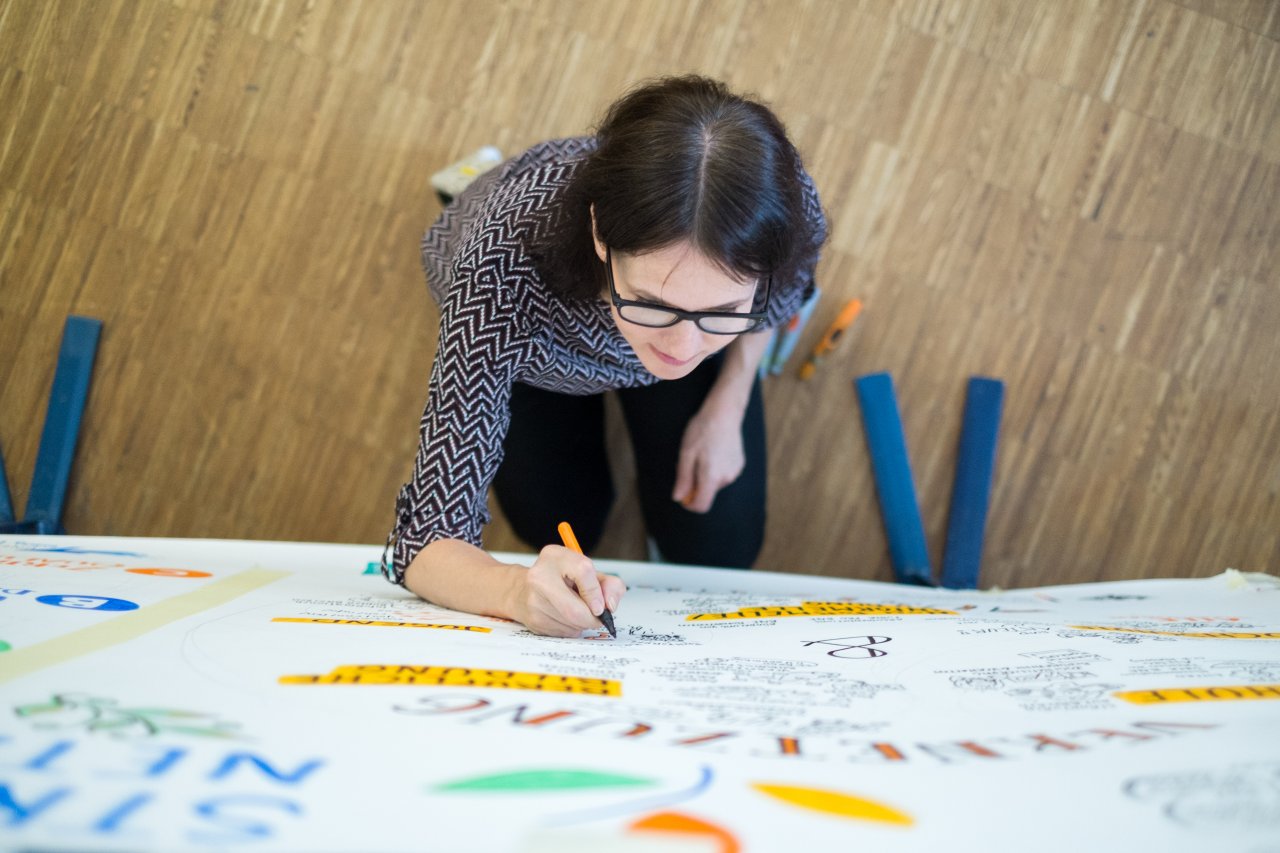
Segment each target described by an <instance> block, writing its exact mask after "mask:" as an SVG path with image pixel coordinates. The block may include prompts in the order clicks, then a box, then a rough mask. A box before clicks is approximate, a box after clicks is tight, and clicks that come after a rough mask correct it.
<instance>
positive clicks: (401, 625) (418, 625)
mask: <svg viewBox="0 0 1280 853" xmlns="http://www.w3.org/2000/svg"><path fill="white" fill-rule="evenodd" d="M271 621H272V622H305V623H307V624H310V625H373V626H374V627H377V628H438V629H440V630H444V631H476V632H479V633H481V634H488V633H490V632H491V631H492V630H493V629H492V628H485V627H483V626H481V625H429V624H426V623H423V622H379V621H377V620H374V619H304V618H303V617H301V616H277V617H275V618H274V619H272V620H271Z"/></svg>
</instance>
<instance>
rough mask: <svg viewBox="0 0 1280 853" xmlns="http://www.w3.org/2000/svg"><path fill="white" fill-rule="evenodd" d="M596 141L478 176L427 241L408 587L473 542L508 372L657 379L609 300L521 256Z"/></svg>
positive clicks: (565, 142)
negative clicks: (425, 361)
mask: <svg viewBox="0 0 1280 853" xmlns="http://www.w3.org/2000/svg"><path fill="white" fill-rule="evenodd" d="M594 147H595V140H594V138H592V137H577V138H571V139H560V140H553V141H551V142H544V143H541V144H539V145H535V146H534V147H533V148H530V149H529V150H528V151H526V152H524V153H523V154H521V155H519V156H517V157H515V158H513V159H511V160H508V161H507V162H506V163H504V164H502V165H501V166H498V167H496V168H495V169H493V170H491V171H489V172H486V173H485V174H484V175H482V176H480V177H479V178H478V179H476V181H474V182H473V183H472V184H471V185H470V186H469V187H467V189H466V190H464V191H463V192H462V193H461V194H460V195H459V196H458V197H457V198H456V199H454V201H453V202H452V203H451V204H449V205H448V206H447V207H446V208H445V209H444V212H443V213H442V214H441V216H440V218H439V219H438V220H437V221H436V222H435V224H434V225H432V226H431V228H429V229H428V230H427V233H426V235H425V236H424V237H423V240H422V262H423V266H424V267H425V270H426V274H427V282H428V287H429V288H430V291H431V295H432V296H433V297H434V298H435V300H436V303H437V305H438V306H439V308H440V332H439V338H438V347H437V351H436V359H435V363H434V365H433V366H432V370H431V379H430V384H429V386H428V390H427V402H426V407H425V408H424V410H423V412H422V420H421V424H420V435H419V444H418V453H417V457H416V459H415V460H414V466H413V478H412V479H411V480H410V481H409V482H408V483H407V484H405V485H404V486H403V487H402V488H401V489H400V493H399V495H398V497H397V500H396V522H395V527H394V528H393V529H392V531H391V534H390V536H389V537H388V540H387V544H388V549H389V550H390V551H391V555H390V556H391V559H390V560H389V561H388V560H387V557H386V555H385V554H384V558H383V573H384V574H385V575H386V576H387V578H388V579H389V580H392V581H394V582H395V583H399V584H403V583H404V571H405V568H406V567H407V566H408V565H409V563H410V562H411V561H412V560H413V558H414V556H416V555H417V553H418V552H419V551H420V550H422V548H423V547H425V546H426V545H427V544H429V543H431V542H434V541H437V540H439V539H460V540H462V541H464V542H470V543H471V544H473V545H476V546H479V545H480V544H481V538H480V531H481V528H482V527H483V526H484V525H485V524H487V523H488V522H489V521H490V516H489V511H488V507H487V497H488V489H489V485H490V483H491V482H492V481H493V478H494V475H495V474H496V473H497V470H498V464H499V463H500V462H501V461H502V444H503V440H504V438H505V437H506V433H507V427H508V424H509V422H510V412H509V402H510V396H511V385H512V383H513V382H523V383H525V384H527V385H531V386H534V387H537V388H543V389H546V390H550V391H557V392H560V393H563V394H583V395H585V394H598V393H600V392H602V391H607V390H610V389H614V388H629V387H636V386H640V385H651V384H653V383H655V382H658V381H659V380H658V379H657V377H655V376H654V375H653V374H651V373H649V372H648V371H647V370H646V369H645V368H644V367H643V366H642V365H641V363H640V360H639V359H638V358H637V357H636V354H635V352H634V351H633V350H632V349H631V347H630V345H629V344H628V343H627V342H626V340H625V339H624V338H623V337H622V334H621V333H620V332H619V331H618V329H617V326H616V325H615V324H614V321H613V316H612V313H611V312H610V307H609V303H608V302H607V301H606V300H605V299H603V298H602V299H595V300H589V301H570V300H565V299H562V298H561V297H559V296H557V295H556V294H555V293H553V292H552V291H551V290H550V289H549V288H548V287H547V285H546V282H545V281H543V279H542V278H541V276H540V274H539V273H538V271H537V269H536V268H535V266H534V262H533V259H532V258H531V257H530V254H529V248H528V247H529V246H530V245H531V244H532V243H533V242H534V240H535V238H536V237H538V236H540V235H541V234H542V233H543V232H542V229H543V228H545V227H546V224H547V215H548V211H549V210H550V209H551V208H552V207H553V204H552V203H553V201H554V200H555V199H556V198H557V196H558V195H559V194H560V193H562V192H564V189H565V187H566V186H567V185H568V184H569V182H570V180H571V179H572V177H573V174H574V170H575V169H576V168H577V167H578V165H579V164H580V163H581V162H582V160H583V158H584V157H585V156H586V155H588V154H589V153H590V152H591V151H592V150H593V149H594ZM803 177H804V182H805V199H806V208H807V213H808V216H809V220H810V224H811V226H812V227H813V228H814V229H815V230H816V231H817V233H820V234H821V233H825V229H826V222H825V219H824V218H823V214H822V208H821V205H820V204H819V201H818V195H817V191H816V190H815V189H814V187H813V183H812V181H811V180H810V179H809V177H808V175H804V176H803ZM816 261H817V259H816V258H814V259H813V262H814V263H816ZM804 269H805V273H804V276H803V280H802V281H777V280H775V281H774V285H773V294H772V296H771V298H770V304H769V306H768V309H767V310H768V316H769V322H768V324H767V325H768V326H776V325H778V324H779V323H780V322H782V321H783V320H785V319H786V318H787V317H789V316H791V315H792V314H794V313H795V311H796V309H797V308H798V307H799V305H800V302H801V301H802V300H803V298H804V294H805V291H806V290H807V289H808V288H809V286H810V285H811V283H812V280H813V264H806V265H805V266H804Z"/></svg>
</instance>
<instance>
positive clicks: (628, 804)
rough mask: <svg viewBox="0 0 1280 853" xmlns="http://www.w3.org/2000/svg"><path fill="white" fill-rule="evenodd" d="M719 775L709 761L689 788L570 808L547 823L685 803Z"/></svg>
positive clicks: (565, 823)
mask: <svg viewBox="0 0 1280 853" xmlns="http://www.w3.org/2000/svg"><path fill="white" fill-rule="evenodd" d="M714 778H715V773H714V772H713V771H712V770H711V767H710V766H708V765H703V766H702V767H701V768H699V774H698V779H697V781H695V782H694V783H693V784H692V785H690V786H689V787H687V788H680V789H678V790H675V791H664V792H662V793H659V794H649V795H646V796H644V797H641V798H640V799H633V800H627V801H625V802H621V803H611V804H609V805H605V806H594V807H592V808H587V809H580V810H578V811H573V812H566V813H564V814H559V815H555V816H554V817H551V818H549V819H548V820H547V821H546V823H547V825H548V826H572V825H574V824H581V823H590V822H592V821H597V820H606V819H608V818H615V817H624V816H627V815H634V814H639V813H643V812H649V811H652V810H653V809H663V808H668V807H670V806H673V805H675V804H676V803H685V802H689V801H690V800H695V799H697V798H698V797H700V796H702V795H703V794H704V793H706V792H707V790H708V789H710V787H711V781H712V780H713V779H714Z"/></svg>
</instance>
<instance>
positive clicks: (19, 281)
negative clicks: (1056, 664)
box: [0, 0, 1280, 586]
mask: <svg viewBox="0 0 1280 853" xmlns="http://www.w3.org/2000/svg"><path fill="white" fill-rule="evenodd" d="M1278 40H1280V3H1276V2H1273V0H1179V2H1174V0H1039V2H1030V0H896V2H895V1H894V0H861V2H855V1H854V0H795V1H794V2H789V0H670V2H667V0H628V1H627V2H604V0H581V2H569V0H545V2H543V0H467V2H453V0H437V2H407V0H406V1H404V2H402V1H401V0H364V2H355V0H351V1H350V2H339V0H330V2H302V0H283V2H222V0H175V2H162V0H100V2H86V0H56V1H55V0H41V2H35V0H4V2H0V400H2V401H3V404H2V405H0V443H2V445H3V450H4V454H5V457H6V459H7V461H8V465H9V473H10V477H11V482H12V484H13V487H14V491H15V493H16V498H17V500H18V501H19V502H21V501H22V500H23V499H24V498H25V494H26V484H27V482H28V480H29V477H30V474H31V469H32V466H33V463H34V458H35V453H36V445H37V441H38V435H39V428H40V424H41V420H42V418H43V414H44V406H45V400H46V395H47V391H48V387H49V384H50V381H51V378H52V371H53V364H54V358H55V354H56V350H57V344H58V337H59V333H60V329H61V324H62V320H63V318H64V317H65V316H66V315H67V314H68V313H81V314H88V315H92V316H96V317H100V318H102V319H103V320H104V321H105V333H104V336H103V339H102V346H101V350H100V355H99V361H98V365H97V370H96V374H95V378H94V385H93V390H92V393H91V397H90V404H89V409H88V413H87V416H86V420H85V425H84V432H83V435H82V438H81V447H80V454H79V458H78V463H77V468H76V473H75V477H74V480H73V485H72V492H71V497H70V500H69V504H68V507H67V512H66V522H67V525H68V527H69V529H70V530H71V531H72V532H77V533H84V534H137V535H157V536H202V537H203V536H209V537H243V538H273V539H274V538H282V539H304V540H320V541H357V542H380V541H381V540H382V538H383V537H384V536H385V534H386V530H387V527H388V525H389V523H390V520H391V515H392V505H393V500H394V494H395V491H396V489H397V487H398V484H399V483H400V482H401V481H402V480H403V478H404V477H405V476H406V475H407V472H408V469H409V466H410V464H411V460H412V456H413V451H414V447H415V442H416V424H417V419H418V415H419V413H420V411H421V406H422V402H423V399H424V394H425V389H426V382H427V374H428V370H429V366H430V362H431V357H432V353H433V351H434V339H433V334H434V323H435V318H436V314H435V310H434V308H433V307H432V306H431V305H430V303H429V301H428V299H427V294H426V289H425V287H424V285H423V281H422V275H421V271H420V268H419V262H418V256H417V241H418V237H419V235H420V233H421V231H422V230H423V229H424V228H425V226H426V225H427V224H428V223H429V222H430V221H431V220H432V219H433V218H434V217H435V215H436V214H437V212H438V210H439V206H438V204H437V203H436V201H435V200H434V198H433V196H432V194H431V192H430V191H429V188H428V179H429V176H430V175H431V173H432V172H433V171H435V170H436V169H437V168H439V167H441V166H442V165H443V164H446V163H448V162H450V161H452V160H454V159H456V158H457V157H459V156H460V155H462V154H464V153H466V152H468V151H471V150H473V149H475V148H477V147H479V146H480V145H483V144H496V145H498V146H500V147H501V148H502V149H503V151H505V152H508V153H512V152H515V151H517V150H519V149H521V148H522V147H523V146H526V145H528V144H531V143H533V142H535V141H537V140H540V139H544V138H548V137H552V136H559V135H569V134H575V133H580V132H582V131H584V130H585V129H587V128H589V127H590V126H591V124H592V122H593V121H594V120H595V119H596V117H597V116H598V115H599V113H600V111H601V109H602V108H603V107H604V106H605V105H606V104H607V103H608V102H609V101H610V100H612V99H613V98H614V97H615V96H616V95H617V94H618V93H620V92H621V91H622V90H624V89H625V88H626V87H627V86H628V85H629V84H631V83H632V82H634V81H637V80H639V79H642V78H645V77H649V76H652V75H658V74H664V73H673V72H685V71H699V72H703V73H707V74H711V75H714V76H718V77H721V78H723V79H725V80H727V81H728V82H730V83H731V84H732V85H733V86H735V87H737V88H739V89H745V90H750V91H754V92H756V93H758V94H759V95H760V96H762V97H763V98H765V99H767V100H768V101H770V102H771V103H772V104H773V105H774V106H775V108H776V109H777V111H778V112H779V113H780V114H781V115H782V116H783V118H784V120H785V121H786V122H787V124H788V126H789V127H790V129H791V132H792V134H793V136H794V138H795V139H796V141H797V143H798V144H799V146H800V148H801V149H802V151H803V153H804V154H805V156H806V158H807V162H808V164H809V166H810V168H811V171H812V172H813V174H814V176H815V178H816V179H817V182H818V185H819V187H820V189H821V191H822V194H823V199H824V203H825V206H826V208H827V209H828V211H829V215H830V221H831V232H832V233H831V240H830V244H829V246H828V248H827V252H826V254H825V257H824V259H823V261H822V264H821V267H820V276H821V281H822V284H823V285H824V287H825V288H826V291H827V293H828V296H827V299H826V301H825V303H824V304H823V306H822V309H821V310H820V312H819V318H818V320H817V322H816V325H817V326H821V325H823V324H825V322H826V321H827V320H829V319H830V317H831V316H832V315H833V314H834V311H835V308H836V306H837V305H838V303H839V302H841V301H843V300H844V299H845V298H847V297H851V296H855V295H857V296H861V297H862V298H863V299H864V300H865V301H866V305H867V308H866V310H865V312H864V313H863V316H862V318H861V319H860V321H859V324H858V326H857V329H856V331H855V332H854V333H853V334H852V335H851V336H850V338H849V340H848V341H846V346H845V348H844V349H843V350H842V351H841V353H840V354H839V356H838V357H837V358H835V359H833V360H832V361H830V362H829V363H828V364H827V365H826V366H825V367H824V368H823V371H822V373H821V374H820V376H819V377H818V379H816V380H815V381H813V382H812V383H808V384H801V383H799V382H798V381H797V380H796V379H795V378H794V377H793V376H787V377H784V378H779V379H775V380H772V381H770V383H769V385H768V390H767V395H768V406H769V428H770V432H771V443H772V448H773V455H772V459H771V477H772V493H771V516H770V522H769V525H770V526H769V531H768V541H767V545H766V552H765V554H764V555H763V557H762V559H761V562H760V565H761V567H767V568H771V569H777V570H783V571H806V572H816V573H822V574H830V575H843V576H850V577H860V578H876V579H887V578H889V576H890V574H889V568H888V558H887V551H886V546H885V541H884V537H883V533H882V530H881V526H880V518H879V515H878V510H877V506H876V502H875V497H874V493H873V486H872V482H871V478H870V471H869V464H868V459H867V455H866V450H865V446H864V443H863V436H862V432H861V426H860V423H859V420H858V415H857V409H856V405H855V400H854V395H853V391H852V388H851V386H850V379H851V378H852V377H853V376H855V375H857V374H862V373H867V372H872V371H880V370H888V371H891V372H892V374H893V376H894V379H895V381H896V383H897V387H898V389H899V394H900V400H901V404H902V407H903V411H904V417H905V421H906V429H907V433H908V441H909V445H910V449H911V452H912V454H913V456H912V459H913V464H914V466H915V474H916V481H917V485H918V488H919V489H920V492H921V495H922V501H923V511H924V516H925V521H926V524H927V527H928V533H929V541H930V546H931V550H932V554H933V556H934V559H935V561H937V562H940V557H941V548H942V539H943V534H944V531H945V525H946V512H947V503H948V500H949V493H950V487H951V479H952V475H953V470H954V458H955V445H956V440H957V435H958V430H959V424H960V416H961V410H962V404H963V394H964V384H965V380H966V379H967V377H969V376H970V375H973V374H985V375H989V376H995V377H999V378H1002V379H1004V380H1005V381H1006V382H1007V383H1008V392H1007V403H1006V413H1005V419H1004V423H1003V441H1002V444H1001V447H1000V456H999V465H998V479H997V487H996V489H995V493H994V499H993V506H992V515H991V519H990V524H989V531H988V532H989V536H988V543H987V550H986V563H985V571H984V578H983V579H984V582H985V583H987V584H999V585H1001V586H1020V585H1028V584H1043V583H1061V582H1071V581H1086V580H1094V579H1117V578H1136V577H1146V576H1196V575H1205V574H1209V573H1214V572H1217V571H1220V570H1222V569H1224V568H1226V567H1238V568H1242V569H1251V570H1267V569H1270V570H1272V571H1275V570H1277V568H1280V499H1278V498H1277V492H1280V393H1277V377H1280V334H1278V332H1280V281H1278V279H1277V269H1280V43H1278ZM819 331H820V330H819V329H817V328H813V329H811V330H810V331H809V334H808V335H807V336H806V338H805V340H804V341H803V345H804V346H805V347H808V346H810V345H811V344H812V343H813V341H814V339H815V337H816V336H817V334H818V332H819ZM613 440H614V442H615V443H616V444H617V445H618V459H617V467H618V474H619V476H620V478H622V480H623V485H624V486H625V485H626V478H627V476H628V474H627V464H628V463H627V461H626V459H625V453H624V447H623V445H624V443H625V441H624V437H623V436H622V435H621V434H620V433H619V432H617V430H616V429H615V431H614V433H613ZM641 539H642V533H641V529H640V525H639V522H638V520H637V511H636V505H635V501H634V499H632V498H626V499H624V500H622V501H620V503H619V504H618V506H617V508H616V513H615V516H614V520H613V523H612V528H611V532H610V534H609V536H608V538H607V540H606V542H605V543H604V545H603V546H602V548H601V551H600V554H601V555H602V556H622V557H634V556H638V555H640V554H641V553H642V550H641V548H642V545H641ZM489 544H490V546H491V547H496V548H516V549H519V548H520V547H521V546H520V545H519V544H518V543H517V542H516V541H515V540H514V539H513V538H512V537H511V535H510V533H509V531H507V529H506V528H505V525H504V524H503V523H502V522H501V521H499V522H498V523H497V524H495V526H494V527H493V528H492V529H491V531H490V538H489Z"/></svg>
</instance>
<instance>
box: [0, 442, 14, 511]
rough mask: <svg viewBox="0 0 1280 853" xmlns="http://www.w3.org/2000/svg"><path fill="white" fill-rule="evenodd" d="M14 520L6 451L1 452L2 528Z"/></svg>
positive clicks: (0, 497)
mask: <svg viewBox="0 0 1280 853" xmlns="http://www.w3.org/2000/svg"><path fill="white" fill-rule="evenodd" d="M13 521H14V515H13V498H12V497H11V496H10V495H9V478H8V477H7V476H5V473H4V453H3V452H0V530H2V529H4V527H5V526H6V525H10V524H13Z"/></svg>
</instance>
